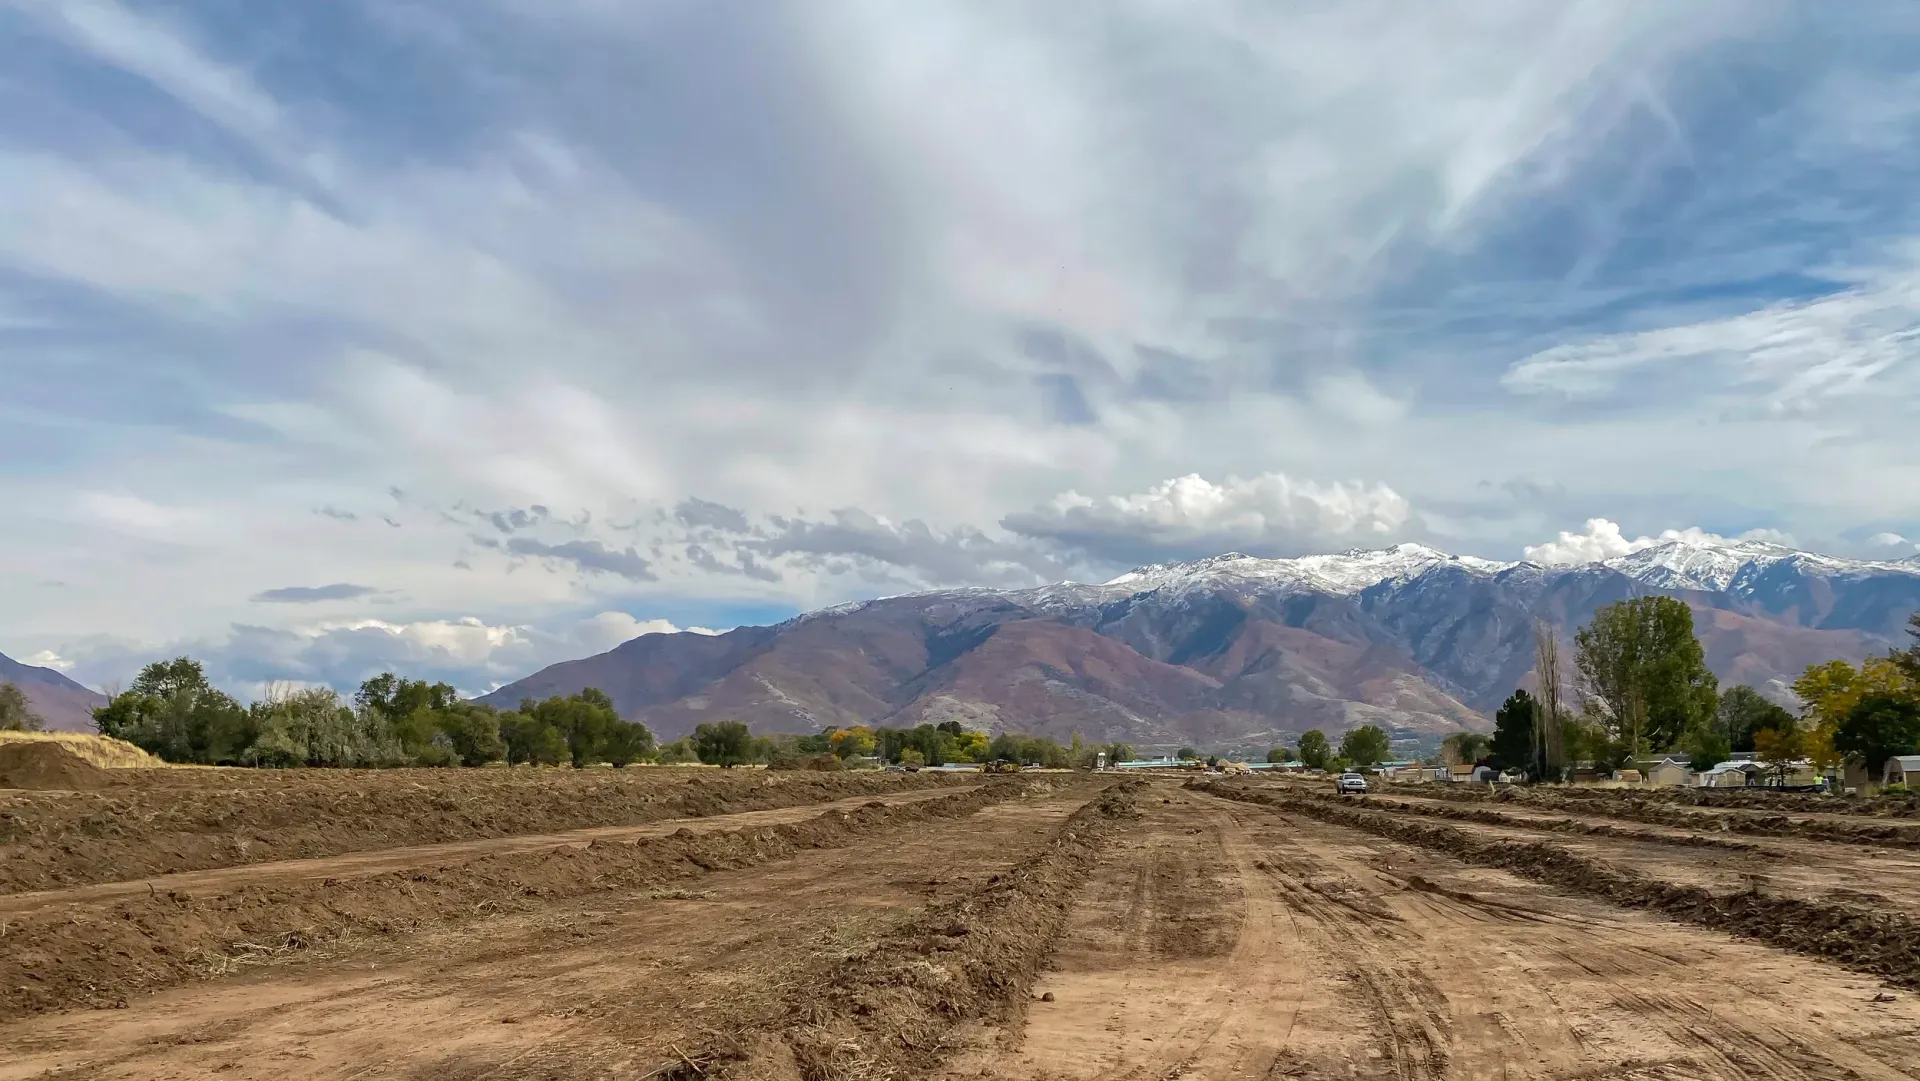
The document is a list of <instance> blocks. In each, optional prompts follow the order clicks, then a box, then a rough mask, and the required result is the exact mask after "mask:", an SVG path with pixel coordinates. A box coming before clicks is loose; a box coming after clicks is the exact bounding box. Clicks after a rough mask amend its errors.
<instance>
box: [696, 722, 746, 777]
mask: <svg viewBox="0 0 1920 1081" xmlns="http://www.w3.org/2000/svg"><path fill="white" fill-rule="evenodd" d="M693 750H694V753H695V754H697V755H699V756H700V761H702V762H705V763H706V764H707V765H709V766H721V767H724V768H726V769H732V768H733V767H735V766H738V765H744V764H745V763H747V762H751V761H753V733H752V732H750V731H748V730H747V726H746V725H744V724H742V723H741V722H739V721H707V722H703V723H701V724H698V725H696V726H694V729H693Z"/></svg>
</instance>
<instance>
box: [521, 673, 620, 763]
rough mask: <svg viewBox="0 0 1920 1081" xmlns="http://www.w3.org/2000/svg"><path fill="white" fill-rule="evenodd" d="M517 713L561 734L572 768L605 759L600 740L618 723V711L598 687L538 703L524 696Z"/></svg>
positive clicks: (556, 696)
mask: <svg viewBox="0 0 1920 1081" xmlns="http://www.w3.org/2000/svg"><path fill="white" fill-rule="evenodd" d="M520 712H521V713H523V714H526V715H527V716H529V717H531V718H533V720H534V721H535V722H536V724H537V725H538V726H540V727H545V728H550V729H552V730H553V731H555V732H557V733H559V734H560V739H561V741H562V742H563V743H564V744H565V745H566V749H567V751H566V753H567V759H568V761H570V762H571V763H572V764H573V768H575V769H582V768H584V767H586V766H587V765H588V764H589V763H593V762H599V761H603V760H604V759H605V755H604V754H603V753H602V749H601V741H602V740H604V739H605V738H606V735H607V733H608V732H610V731H612V730H613V726H614V725H616V724H618V723H620V713H619V711H618V710H616V709H614V708H613V700H612V699H610V698H608V697H607V696H606V695H605V694H603V693H601V691H600V690H599V688H597V687H588V688H586V689H585V690H583V691H581V692H580V693H579V694H572V695H567V696H565V697H562V696H560V695H554V696H552V697H550V698H547V699H546V700H544V701H540V702H535V701H533V700H532V699H527V700H525V701H523V702H521V703H520Z"/></svg>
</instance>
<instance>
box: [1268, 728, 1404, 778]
mask: <svg viewBox="0 0 1920 1081" xmlns="http://www.w3.org/2000/svg"><path fill="white" fill-rule="evenodd" d="M1392 753H1393V743H1392V741H1391V739H1390V737H1388V735H1387V733H1386V730H1385V729H1382V728H1381V727H1379V726H1378V725H1371V724H1363V725H1361V726H1360V727H1358V728H1355V729H1353V730H1352V731H1350V732H1348V733H1347V734H1346V735H1344V736H1342V737H1340V746H1339V748H1338V749H1337V750H1336V749H1335V748H1334V745H1333V742H1332V741H1331V740H1329V739H1328V738H1327V734H1326V733H1325V732H1322V731H1320V730H1319V729H1318V728H1312V729H1308V730H1307V731H1305V732H1302V733H1301V734H1300V744H1299V747H1298V748H1297V749H1296V748H1292V747H1275V748H1274V749H1272V750H1270V751H1268V752H1267V761H1269V762H1292V761H1294V759H1295V758H1298V759H1299V761H1300V763H1301V764H1302V765H1304V766H1306V767H1307V768H1308V769H1318V770H1327V771H1329V772H1334V773H1338V772H1341V771H1343V770H1348V769H1371V768H1373V767H1374V766H1377V765H1379V764H1380V763H1382V762H1385V761H1387V759H1388V756H1389V755H1391V754H1392Z"/></svg>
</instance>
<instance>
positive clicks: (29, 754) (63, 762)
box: [0, 740, 106, 791]
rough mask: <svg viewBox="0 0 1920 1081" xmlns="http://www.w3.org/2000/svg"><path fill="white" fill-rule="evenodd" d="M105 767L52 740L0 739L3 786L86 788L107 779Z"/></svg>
mask: <svg viewBox="0 0 1920 1081" xmlns="http://www.w3.org/2000/svg"><path fill="white" fill-rule="evenodd" d="M105 774H106V770H103V769H101V768H100V767H98V766H96V765H94V764H93V763H91V762H89V761H87V760H86V759H84V758H82V757H80V756H79V755H78V754H75V753H74V752H73V751H72V750H70V749H69V748H67V747H66V746H64V745H62V744H60V743H55V742H52V741H44V742H40V741H35V742H27V741H19V740H10V741H7V742H4V743H0V788H20V789H28V790H36V791H40V790H47V789H63V790H67V791H85V790H88V789H94V788H100V787H102V786H103V785H104V784H105V783H106V777H105Z"/></svg>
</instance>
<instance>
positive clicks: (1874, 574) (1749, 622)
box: [481, 538, 1920, 746]
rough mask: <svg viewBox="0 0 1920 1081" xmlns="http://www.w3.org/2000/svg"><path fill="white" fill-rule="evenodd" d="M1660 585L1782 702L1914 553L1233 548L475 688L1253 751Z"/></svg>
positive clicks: (1438, 723)
mask: <svg viewBox="0 0 1920 1081" xmlns="http://www.w3.org/2000/svg"><path fill="white" fill-rule="evenodd" d="M1653 593H1659V594H1665V595H1669V596H1676V597H1679V598H1681V599H1682V600H1685V601H1686V602H1687V603H1688V604H1689V605H1690V606H1691V607H1693V609H1694V610H1695V613H1696V618H1695V622H1696V626H1697V628H1698V629H1699V631H1700V633H1701V636H1702V641H1703V645H1704V646H1705V648H1706V650H1707V654H1708V658H1709V662H1710V663H1711V664H1712V665H1714V667H1715V670H1716V672H1718V673H1720V674H1721V675H1722V676H1723V678H1725V679H1727V680H1728V681H1730V682H1731V681H1739V682H1750V683H1754V684H1755V685H1756V686H1759V687H1761V688H1762V689H1763V690H1764V691H1767V692H1768V693H1770V694H1772V695H1774V696H1775V697H1781V696H1784V695H1785V694H1786V693H1787V692H1786V685H1787V684H1788V683H1789V682H1790V681H1791V679H1792V677H1793V676H1795V675H1797V674H1798V672H1799V671H1800V670H1801V669H1802V668H1804V667H1805V665H1807V664H1810V663H1814V662H1817V661H1821V660H1826V659H1829V658H1833V657H1842V658H1847V659H1854V660H1857V659H1859V658H1861V657H1864V656H1866V655H1867V654H1869V653H1871V652H1874V651H1876V650H1879V649H1884V648H1886V647H1888V646H1891V645H1893V644H1894V643H1895V642H1896V641H1898V640H1899V639H1900V638H1901V637H1902V636H1901V633H1900V632H1901V630H1902V629H1903V628H1904V626H1905V623H1906V619H1907V616H1908V615H1909V614H1910V613H1911V612H1912V611H1914V610H1915V609H1920V562H1916V561H1898V562H1894V561H1880V560H1854V559H1843V558H1840V557H1834V556H1824V555H1816V554H1814V553H1808V552H1801V551H1798V550H1795V549H1791V548H1787V547H1784V546H1781V545H1777V544H1771V543H1768V542H1762V541H1706V540H1699V539H1692V538H1682V539H1678V540H1669V541H1664V542H1662V543H1660V544H1655V545H1652V546H1648V547H1646V548H1643V549H1640V550H1637V551H1634V552H1629V553H1626V554H1624V555H1620V556H1616V557H1613V558H1610V559H1606V560H1600V561H1595V562H1590V563H1583V564H1572V565H1550V564H1543V563H1538V562H1529V561H1526V560H1516V561H1507V562H1501V561H1496V560H1487V559H1479V558H1476V557H1472V556H1456V555H1450V554H1448V553H1445V552H1441V551H1438V550H1437V549H1433V548H1429V547H1426V546H1424V545H1418V544H1398V545H1393V546H1390V547H1387V548H1380V549H1352V550H1349V551H1347V552H1344V553H1336V554H1328V555H1309V556H1301V557H1296V558H1292V559H1267V558H1262V557H1256V556H1250V555H1246V554H1244V553H1238V552H1229V553H1223V554H1221V555H1218V556H1211V557H1207V558H1204V559H1198V560H1192V561H1186V562H1178V563H1161V564H1149V565H1146V566H1142V567H1138V568H1135V569H1133V570H1131V571H1128V572H1126V573H1124V574H1121V575H1118V576H1116V577H1115V578H1112V579H1110V580H1108V581H1106V582H1102V583H1077V582H1060V583H1053V584H1049V585H1044V586H1038V587H1033V588H1028V589H1017V590H1002V589H989V588H983V587H964V588H959V589H945V590H927V591H922V592H917V593H910V594H903V595H900V596H894V597H883V598H875V599H872V600H864V601H854V602H848V603H846V604H840V605H835V606H832V607H829V608H824V609H820V610H817V611H814V612H807V613H803V614H801V615H798V616H795V617H793V618H792V619H789V620H787V621H785V622H783V623H779V624H774V625H771V626H765V627H750V628H737V629H735V630H733V631H729V632H727V633H725V634H721V635H685V634H682V635H648V636H644V637H642V638H638V639H634V640H632V641H630V642H627V643H624V644H622V645H620V646H618V647H616V648H614V649H613V650H610V651H608V652H606V653H603V654H599V655H596V656H594V657H587V658H581V659H578V660H574V661H567V662H562V663H561V664H557V665H552V666H549V667H548V668H545V669H542V670H541V671H539V672H536V673H533V674H532V675H530V676H528V677H526V678H525V679H522V680H518V681H515V682H514V683H511V684H508V685H507V686H505V687H502V688H500V689H499V690H496V691H494V692H492V693H491V694H488V695H485V696H483V697H482V699H481V700H482V701H487V702H490V703H494V704H498V705H503V706H511V705H514V704H516V703H517V702H518V701H519V699H520V697H522V696H523V695H525V696H532V697H541V696H544V695H546V694H554V693H572V692H574V691H577V690H579V689H581V688H582V687H585V686H590V685H591V686H599V687H600V688H601V689H602V690H605V691H607V692H608V693H609V694H610V695H611V696H612V697H613V699H614V701H615V703H616V705H617V706H619V708H620V709H621V711H622V713H623V714H625V715H628V716H631V717H637V718H639V719H641V720H644V721H646V722H647V723H648V724H649V725H651V726H652V727H654V728H655V730H656V731H657V732H658V733H659V734H660V735H661V736H662V737H663V738H669V739H670V738H675V737H677V736H679V735H683V734H685V733H686V732H688V731H690V730H691V729H692V727H693V726H694V725H695V724H697V723H699V722H700V721H701V720H706V719H715V718H731V719H740V720H745V721H747V722H748V723H749V724H751V725H753V726H754V727H755V728H756V729H757V730H761V731H809V730H817V729H818V728H821V727H825V726H826V725H830V724H832V725H843V726H844V725H849V724H861V723H865V724H882V723H884V724H891V725H909V724H917V723H926V722H928V721H934V720H947V719H961V720H964V721H966V722H967V723H969V724H971V725H973V726H975V727H982V728H985V729H987V730H989V731H1001V730H1006V729H1018V730H1022V731H1028V732H1034V733H1038V734H1043V735H1052V736H1055V737H1057V738H1063V739H1064V738H1067V737H1068V736H1070V735H1071V734H1072V733H1073V732H1079V733H1080V734H1082V735H1083V736H1084V737H1086V738H1088V739H1123V740H1126V741H1128V742H1133V743H1137V744H1141V745H1144V746H1169V745H1177V744H1180V743H1195V742H1197V743H1209V744H1212V745H1218V746H1227V745H1234V744H1244V745H1247V746H1254V745H1256V744H1258V743H1260V742H1262V741H1268V740H1274V739H1279V738H1285V737H1290V736H1292V735H1294V734H1297V733H1298V732H1300V731H1302V730H1304V729H1306V728H1315V727H1317V728H1321V729H1323V730H1327V731H1331V732H1338V731H1344V730H1346V729H1348V728H1352V727H1355V726H1357V725H1359V724H1363V723H1375V724H1381V725H1383V726H1385V727H1389V728H1393V729H1397V730H1400V731H1401V732H1402V733H1404V734H1437V733H1440V732H1444V731H1451V730H1455V729H1457V728H1462V727H1464V728H1477V729H1485V728H1486V727H1488V726H1489V724H1490V722H1489V721H1488V716H1489V714H1490V713H1491V712H1492V710H1493V708H1494V707H1496V706H1497V705H1498V703H1499V702H1500V700H1501V699H1503V698H1504V697H1505V696H1506V695H1507V694H1509V693H1511V691H1512V690H1513V688H1514V687H1516V686H1522V685H1527V684H1528V681H1529V679H1530V678H1531V672H1532V667H1533V661H1532V654H1533V627H1534V621H1535V620H1536V619H1545V620H1546V621H1548V622H1549V623H1552V624H1554V625H1555V626H1557V627H1559V628H1560V630H1561V631H1562V633H1563V634H1565V633H1570V632H1571V630H1572V629H1573V628H1575V627H1577V626H1579V625H1581V624H1582V623H1584V622H1585V621H1586V620H1587V619H1589V618H1591V616H1592V613H1593V611H1594V610H1595V609H1597V608H1599V607H1600V606H1602V605H1604V604H1608V603H1612V602H1613V601H1617V600H1622V599H1626V598H1628V597H1632V596H1642V595H1647V594H1653ZM696 639H697V640H698V641H696ZM1568 652H1569V653H1570V652H1571V647H1570V646H1569V647H1568ZM1570 667H1571V665H1570V657H1569V668H1570Z"/></svg>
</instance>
